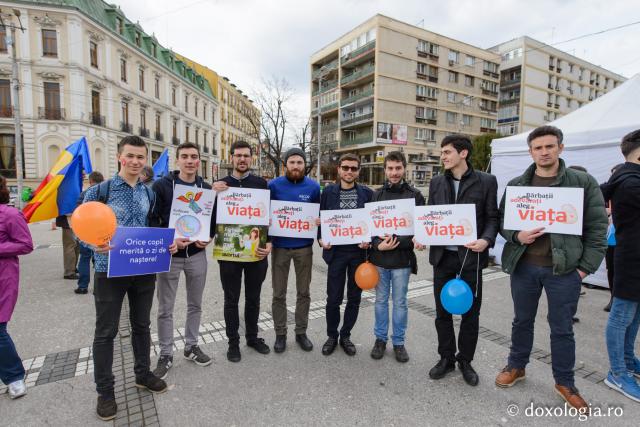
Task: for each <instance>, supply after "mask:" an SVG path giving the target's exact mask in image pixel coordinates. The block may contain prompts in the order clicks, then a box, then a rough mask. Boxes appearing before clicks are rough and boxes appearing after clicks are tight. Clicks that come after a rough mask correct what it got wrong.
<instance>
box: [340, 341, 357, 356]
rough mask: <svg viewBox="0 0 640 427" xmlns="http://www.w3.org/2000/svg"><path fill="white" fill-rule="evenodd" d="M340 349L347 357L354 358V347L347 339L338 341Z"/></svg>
mask: <svg viewBox="0 0 640 427" xmlns="http://www.w3.org/2000/svg"><path fill="white" fill-rule="evenodd" d="M340 347H342V349H343V350H344V352H345V353H346V354H347V356H355V355H356V346H355V344H354V343H352V342H351V340H350V339H349V338H342V339H340Z"/></svg>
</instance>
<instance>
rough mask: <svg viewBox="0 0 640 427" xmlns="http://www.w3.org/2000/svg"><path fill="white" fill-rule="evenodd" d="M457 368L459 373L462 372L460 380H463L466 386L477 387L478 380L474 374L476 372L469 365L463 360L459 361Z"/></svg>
mask: <svg viewBox="0 0 640 427" xmlns="http://www.w3.org/2000/svg"><path fill="white" fill-rule="evenodd" d="M458 368H460V371H461V372H462V378H464V381H465V382H466V383H467V384H469V385H470V386H474V387H475V386H477V385H478V382H479V381H480V379H479V378H478V374H477V373H476V371H475V370H474V369H473V367H472V366H471V363H469V362H467V361H464V360H459V361H458Z"/></svg>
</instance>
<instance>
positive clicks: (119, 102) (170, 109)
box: [0, 0, 220, 188]
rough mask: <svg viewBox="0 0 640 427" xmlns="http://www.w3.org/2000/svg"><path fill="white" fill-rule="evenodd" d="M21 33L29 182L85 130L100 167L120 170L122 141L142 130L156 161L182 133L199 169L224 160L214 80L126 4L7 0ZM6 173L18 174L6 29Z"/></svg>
mask: <svg viewBox="0 0 640 427" xmlns="http://www.w3.org/2000/svg"><path fill="white" fill-rule="evenodd" d="M0 7H1V8H2V11H3V12H5V14H3V15H2V18H3V20H4V22H5V23H8V22H13V23H14V24H16V25H17V24H18V22H17V19H16V17H15V16H14V15H13V14H6V12H7V11H11V10H12V9H13V8H17V9H18V10H19V11H20V15H21V16H20V19H21V21H22V24H23V25H24V27H26V31H25V32H24V33H22V32H20V31H19V30H18V31H17V32H16V46H17V58H18V62H19V76H20V82H21V87H20V104H21V110H22V111H21V118H22V134H23V137H24V159H25V160H24V164H25V178H26V179H25V184H26V185H29V186H32V187H34V188H35V186H37V185H38V184H39V182H40V181H41V180H42V178H43V177H45V176H46V174H47V172H48V171H49V169H50V168H51V166H52V165H53V163H54V162H55V160H56V159H57V157H58V155H59V154H60V152H61V151H62V150H64V148H65V147H66V146H67V145H68V144H70V143H71V142H73V141H75V140H77V139H79V138H80V137H82V136H85V137H86V138H87V141H88V143H89V147H90V155H91V160H92V163H93V168H94V170H98V171H101V172H103V173H105V175H107V176H109V175H113V174H115V173H116V172H117V162H116V159H115V156H116V148H117V144H118V142H119V141H120V139H121V138H123V137H124V136H127V135H132V134H133V135H139V136H141V137H142V138H143V139H144V140H145V141H146V142H147V143H148V145H149V158H150V161H149V163H150V164H151V163H152V162H154V161H155V160H156V159H157V158H158V156H160V154H161V153H162V151H163V150H164V149H165V148H169V151H170V159H171V160H170V162H171V164H173V159H174V158H175V147H176V146H177V145H178V144H179V143H181V142H184V141H190V142H194V143H196V144H198V145H199V146H200V148H201V153H202V170H201V174H202V175H203V176H204V177H205V178H207V179H209V180H210V179H211V177H212V165H214V164H216V163H218V161H219V159H218V158H217V156H216V154H215V153H216V140H217V138H218V134H219V132H220V130H219V122H220V121H219V119H217V118H216V117H217V116H218V114H219V111H218V101H217V100H216V99H215V97H214V95H213V91H212V89H211V87H210V85H209V82H208V81H207V80H206V79H205V78H204V77H203V76H202V75H200V74H198V73H197V72H195V71H194V70H193V69H192V68H191V67H189V66H187V65H186V64H185V63H184V62H182V61H180V60H179V59H177V58H176V56H175V54H174V53H173V52H172V51H170V50H169V49H166V48H164V47H163V46H161V45H160V44H159V43H158V41H157V40H156V39H155V37H154V36H153V35H149V34H146V33H145V32H144V30H143V29H142V28H141V27H140V25H138V24H136V23H134V22H132V21H130V20H129V19H127V17H125V16H124V15H123V13H122V11H121V10H120V9H119V8H118V7H117V6H113V5H109V4H107V3H105V2H103V1H101V0H77V1H69V0H65V1H63V0H58V1H55V0H48V1H21V2H20V3H6V2H0ZM0 32H2V33H3V34H0V40H2V42H1V43H0V103H1V105H0V113H2V114H0V116H1V117H0V156H1V159H0V168H1V170H0V173H2V174H3V175H7V176H13V177H14V178H15V162H14V161H13V156H14V154H15V143H14V127H13V117H12V116H13V111H12V108H11V105H12V104H11V96H12V95H11V93H10V89H9V87H10V85H9V79H10V76H11V52H10V50H8V49H7V46H6V45H5V43H4V31H2V30H1V29H0Z"/></svg>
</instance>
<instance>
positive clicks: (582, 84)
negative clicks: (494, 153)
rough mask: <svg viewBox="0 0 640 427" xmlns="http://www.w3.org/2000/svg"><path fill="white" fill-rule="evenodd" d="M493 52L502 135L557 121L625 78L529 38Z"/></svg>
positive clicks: (521, 39) (500, 47)
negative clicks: (497, 59) (497, 61)
mask: <svg viewBox="0 0 640 427" xmlns="http://www.w3.org/2000/svg"><path fill="white" fill-rule="evenodd" d="M490 50H491V51H493V52H495V53H496V55H499V56H500V61H501V63H500V96H499V100H498V128H497V129H498V132H499V133H500V134H502V135H513V134H516V133H520V132H525V131H528V130H531V129H534V128H536V127H538V126H541V125H544V124H545V123H547V122H550V121H553V120H555V119H558V118H560V117H562V116H564V115H565V114H568V113H570V112H572V111H574V110H576V109H578V108H580V107H582V106H583V105H585V104H588V103H589V102H591V101H593V100H594V99H596V98H598V97H600V96H602V95H604V94H605V93H607V92H608V91H610V90H612V89H614V88H615V87H617V86H618V85H620V84H621V83H622V82H624V81H625V80H626V79H625V78H624V77H623V76H621V75H619V74H616V73H613V72H611V71H609V70H606V69H604V68H602V67H599V66H597V65H594V64H591V63H589V62H587V61H584V60H582V59H580V58H577V57H575V56H573V55H570V54H568V53H566V52H563V51H561V50H559V49H556V48H554V47H551V46H549V45H547V44H544V43H542V42H539V41H537V40H534V39H532V38H530V37H526V36H523V37H520V38H517V39H514V40H510V41H508V42H505V43H501V44H499V45H497V46H494V47H492V48H490Z"/></svg>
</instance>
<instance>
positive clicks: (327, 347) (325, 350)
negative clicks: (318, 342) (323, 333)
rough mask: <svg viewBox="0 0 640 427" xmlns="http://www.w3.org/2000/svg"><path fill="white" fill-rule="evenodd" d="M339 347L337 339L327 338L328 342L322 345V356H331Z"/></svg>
mask: <svg viewBox="0 0 640 427" xmlns="http://www.w3.org/2000/svg"><path fill="white" fill-rule="evenodd" d="M337 345H338V339H337V338H333V337H329V338H327V341H326V342H325V343H324V344H323V345H322V354H324V355H325V356H328V355H330V354H331V353H333V350H335V349H336V346H337Z"/></svg>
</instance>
